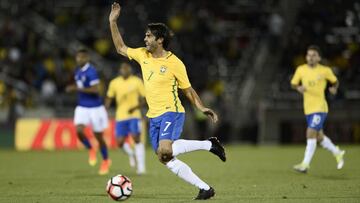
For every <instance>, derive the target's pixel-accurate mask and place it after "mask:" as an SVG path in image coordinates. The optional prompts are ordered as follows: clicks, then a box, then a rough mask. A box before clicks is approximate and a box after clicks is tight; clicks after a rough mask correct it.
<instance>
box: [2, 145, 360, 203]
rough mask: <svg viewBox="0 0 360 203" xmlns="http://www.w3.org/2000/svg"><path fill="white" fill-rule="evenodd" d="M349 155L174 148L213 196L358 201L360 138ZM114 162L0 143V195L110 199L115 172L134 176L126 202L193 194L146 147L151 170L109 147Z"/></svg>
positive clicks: (299, 149) (10, 198)
mask: <svg viewBox="0 0 360 203" xmlns="http://www.w3.org/2000/svg"><path fill="white" fill-rule="evenodd" d="M344 149H345V150H346V156H345V158H346V162H345V166H344V168H343V170H337V169H336V167H335V165H336V164H335V160H334V158H333V157H332V156H331V154H330V153H328V152H327V151H325V150H323V149H319V148H318V150H317V151H316V154H315V157H314V159H313V164H312V165H311V170H310V171H309V173H308V174H306V175H305V174H299V173H296V172H294V171H292V169H291V167H292V165H293V164H296V163H298V162H299V161H300V160H301V159H302V155H303V150H304V146H288V147H275V146H274V147H250V146H241V145H239V146H227V157H228V161H227V162H226V163H222V162H221V161H220V160H219V159H218V158H217V157H215V156H214V155H212V154H211V153H209V152H193V153H189V154H186V155H182V156H179V159H181V160H183V161H185V162H186V163H188V164H189V165H190V166H191V167H192V169H193V171H194V172H196V173H197V174H198V175H199V176H200V177H201V178H203V179H204V180H205V181H207V182H208V183H209V184H210V185H211V186H213V187H214V188H215V190H216V196H215V198H213V199H212V200H210V201H211V202H346V203H347V202H360V146H345V147H344ZM110 155H111V158H112V160H113V166H112V169H111V173H110V174H109V175H107V176H99V175H97V169H98V166H97V167H96V168H92V167H90V166H89V165H88V164H87V153H86V152H85V151H61V152H15V151H7V150H2V151H0V164H1V165H0V202H39V203H40V202H44V203H51V202H62V203H63V202H77V203H78V202H87V203H89V202H113V201H112V200H111V199H109V197H107V194H106V192H105V185H106V182H107V180H108V178H110V176H112V175H116V174H119V173H121V174H124V175H126V176H128V177H130V179H131V180H132V181H133V190H134V193H133V195H132V197H131V198H130V199H129V200H126V202H156V203H159V202H190V201H191V200H192V198H193V197H194V196H195V195H196V194H197V193H198V190H197V189H195V187H193V186H191V185H188V184H187V183H185V182H183V181H182V180H180V179H179V178H178V177H176V176H175V175H174V174H172V173H171V172H170V171H169V170H167V169H166V168H165V167H164V166H162V165H161V164H160V163H159V162H158V161H157V159H156V157H155V156H154V155H153V153H152V151H150V150H148V151H147V166H148V174H147V175H144V176H136V174H135V172H134V170H132V169H131V168H130V167H129V164H128V159H127V157H126V156H125V155H124V154H123V153H121V152H120V151H117V150H116V151H115V150H114V151H111V153H110Z"/></svg>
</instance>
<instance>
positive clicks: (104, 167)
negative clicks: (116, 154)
mask: <svg viewBox="0 0 360 203" xmlns="http://www.w3.org/2000/svg"><path fill="white" fill-rule="evenodd" d="M94 134H95V137H96V139H97V141H98V142H99V146H100V152H101V156H102V158H103V161H102V163H101V166H100V170H99V175H105V174H108V173H109V169H110V165H111V160H110V159H109V155H108V150H107V146H106V143H105V141H104V138H103V137H102V134H103V133H102V132H99V133H94Z"/></svg>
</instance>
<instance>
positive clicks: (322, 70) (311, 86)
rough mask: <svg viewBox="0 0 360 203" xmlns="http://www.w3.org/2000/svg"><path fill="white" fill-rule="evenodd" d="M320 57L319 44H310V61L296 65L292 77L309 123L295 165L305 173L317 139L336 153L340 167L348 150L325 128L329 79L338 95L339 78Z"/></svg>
mask: <svg viewBox="0 0 360 203" xmlns="http://www.w3.org/2000/svg"><path fill="white" fill-rule="evenodd" d="M320 60H321V56H320V49H319V48H318V47H317V46H313V45H312V46H310V47H309V48H308V49H307V53H306V62H307V63H306V64H304V65H301V66H299V67H297V69H296V72H295V74H294V76H293V78H292V80H291V85H292V87H293V88H294V89H295V90H297V91H298V92H299V93H300V94H302V95H303V98H304V112H305V116H306V121H307V125H308V127H307V130H306V137H307V145H306V149H305V155H304V159H303V161H302V163H300V164H298V165H295V166H294V169H295V170H296V171H298V172H302V173H306V172H307V170H308V169H309V168H310V162H311V159H312V157H313V155H314V153H315V149H316V144H317V142H319V143H320V145H321V146H322V147H324V148H325V149H327V150H329V151H330V152H332V153H333V155H334V156H335V158H336V161H337V169H341V168H342V167H343V165H344V159H343V156H344V154H345V151H343V150H340V149H339V148H338V147H336V146H335V145H334V144H333V143H332V142H331V140H330V139H329V138H328V137H327V136H326V135H325V134H324V131H323V125H324V122H325V119H326V116H327V113H328V105H327V102H326V99H325V90H326V85H327V82H330V84H331V86H330V88H329V92H330V93H331V94H334V95H335V94H336V93H337V89H338V87H339V82H338V80H337V78H336V76H335V75H334V73H333V72H332V70H331V69H330V68H329V67H327V66H323V65H321V64H320V63H319V62H320Z"/></svg>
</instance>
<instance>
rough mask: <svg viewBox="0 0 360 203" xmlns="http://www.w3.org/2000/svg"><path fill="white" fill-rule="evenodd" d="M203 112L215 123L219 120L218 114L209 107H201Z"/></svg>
mask: <svg viewBox="0 0 360 203" xmlns="http://www.w3.org/2000/svg"><path fill="white" fill-rule="evenodd" d="M201 112H203V114H205V115H206V116H207V117H209V118H210V120H211V121H212V122H214V123H216V122H217V121H218V120H219V118H218V115H217V114H216V113H215V112H214V111H213V110H211V109H209V108H203V109H201Z"/></svg>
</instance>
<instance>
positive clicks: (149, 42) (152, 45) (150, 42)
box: [144, 30, 159, 53]
mask: <svg viewBox="0 0 360 203" xmlns="http://www.w3.org/2000/svg"><path fill="white" fill-rule="evenodd" d="M144 42H145V45H146V50H148V51H149V52H150V53H151V52H153V51H154V50H156V49H157V48H158V46H159V39H158V40H156V37H155V35H153V34H152V33H151V31H150V30H147V31H146V33H145V38H144Z"/></svg>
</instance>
